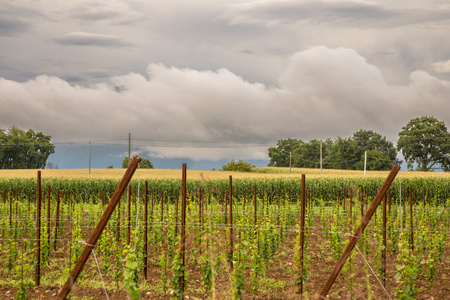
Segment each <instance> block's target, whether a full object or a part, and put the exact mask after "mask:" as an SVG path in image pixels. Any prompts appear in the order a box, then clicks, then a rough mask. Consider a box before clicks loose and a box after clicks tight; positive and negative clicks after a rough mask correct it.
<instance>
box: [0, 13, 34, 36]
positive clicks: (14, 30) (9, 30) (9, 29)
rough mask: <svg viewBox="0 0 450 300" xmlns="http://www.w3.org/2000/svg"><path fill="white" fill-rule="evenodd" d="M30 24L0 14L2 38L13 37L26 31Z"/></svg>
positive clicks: (0, 33) (0, 34)
mask: <svg viewBox="0 0 450 300" xmlns="http://www.w3.org/2000/svg"><path fill="white" fill-rule="evenodd" d="M29 27H30V24H29V23H27V22H24V21H21V20H18V19H17V18H15V17H12V16H9V15H5V14H4V13H2V12H0V36H12V35H15V34H18V33H21V32H24V31H26V30H27V29H28V28H29Z"/></svg>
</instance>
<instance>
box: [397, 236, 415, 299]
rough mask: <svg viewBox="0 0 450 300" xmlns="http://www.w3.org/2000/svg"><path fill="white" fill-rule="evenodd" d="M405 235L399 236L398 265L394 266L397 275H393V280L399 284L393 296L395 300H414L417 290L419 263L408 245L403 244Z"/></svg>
mask: <svg viewBox="0 0 450 300" xmlns="http://www.w3.org/2000/svg"><path fill="white" fill-rule="evenodd" d="M405 239H406V235H405V234H404V233H401V234H400V240H401V241H400V244H399V248H400V253H399V254H398V257H397V258H398V261H399V263H398V264H396V265H395V268H396V269H397V271H398V272H397V274H395V277H394V278H395V279H396V280H398V281H399V282H400V284H399V286H398V287H397V291H396V292H395V295H396V296H397V297H398V298H397V299H402V300H413V299H416V295H417V288H416V285H415V281H416V279H417V276H418V275H419V271H420V270H419V263H418V261H417V257H416V256H415V255H414V254H413V252H412V251H411V250H410V249H409V248H408V243H407V242H405Z"/></svg>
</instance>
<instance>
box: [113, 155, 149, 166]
mask: <svg viewBox="0 0 450 300" xmlns="http://www.w3.org/2000/svg"><path fill="white" fill-rule="evenodd" d="M130 161H131V160H129V159H128V157H125V158H124V159H123V161H122V168H128V164H129V163H130ZM139 167H140V168H141V169H153V164H152V163H151V161H150V160H149V159H147V158H143V159H142V160H141V162H140V163H139ZM108 168H109V167H108ZM111 168H112V166H111Z"/></svg>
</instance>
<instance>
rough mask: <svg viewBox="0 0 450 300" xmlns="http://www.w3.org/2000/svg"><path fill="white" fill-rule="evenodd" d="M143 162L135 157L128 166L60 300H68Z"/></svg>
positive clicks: (61, 291) (63, 288)
mask: <svg viewBox="0 0 450 300" xmlns="http://www.w3.org/2000/svg"><path fill="white" fill-rule="evenodd" d="M141 160H142V158H140V157H139V156H135V157H133V160H132V161H131V163H130V165H129V166H128V169H127V171H126V172H125V175H123V178H122V180H121V181H120V183H119V185H118V186H117V189H116V191H115V192H114V195H113V196H112V198H111V201H110V202H109V204H108V206H107V207H106V209H105V210H104V212H103V215H102V217H101V218H100V220H99V221H98V223H97V226H96V227H95V229H94V232H93V233H92V235H91V237H90V238H89V240H88V241H87V243H86V245H85V247H84V249H83V252H82V253H81V255H80V257H79V258H78V261H77V263H76V264H75V267H74V268H73V270H72V272H71V273H70V275H69V278H68V279H67V281H66V283H65V284H64V286H63V287H62V289H61V290H60V291H59V293H58V297H57V299H58V300H62V299H66V297H67V295H69V293H70V291H71V289H72V286H73V285H74V283H75V281H76V280H77V278H78V276H79V275H80V273H81V271H82V270H83V267H84V265H85V264H86V261H87V260H88V258H89V256H90V254H91V252H92V251H91V250H92V248H93V247H95V244H97V241H98V239H99V238H100V235H101V234H102V232H103V230H104V229H105V227H106V225H107V224H108V221H109V219H110V218H111V216H112V214H113V212H114V209H115V208H116V206H117V203H118V202H119V201H120V197H122V195H123V193H124V192H125V189H126V188H127V186H128V183H129V182H130V180H131V178H132V177H133V174H134V172H135V171H136V169H137V167H138V165H139V162H140V161H141Z"/></svg>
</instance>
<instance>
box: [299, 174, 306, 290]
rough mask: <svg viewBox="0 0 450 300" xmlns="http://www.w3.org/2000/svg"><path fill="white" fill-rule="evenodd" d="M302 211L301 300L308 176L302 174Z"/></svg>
mask: <svg viewBox="0 0 450 300" xmlns="http://www.w3.org/2000/svg"><path fill="white" fill-rule="evenodd" d="M301 192H302V193H301V205H302V206H301V211H300V272H299V273H300V283H299V285H300V286H299V291H300V299H302V298H303V251H304V245H305V210H306V175H305V174H302V191H301Z"/></svg>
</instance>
